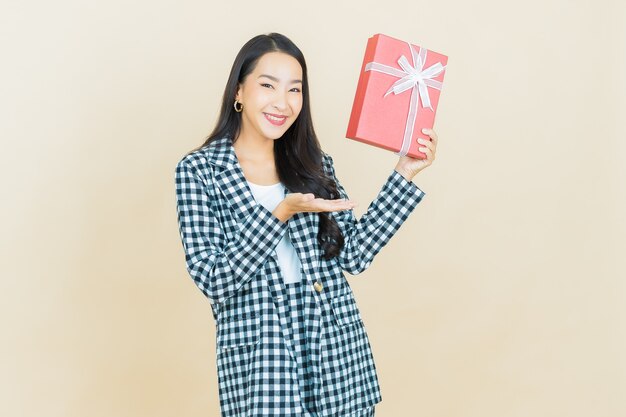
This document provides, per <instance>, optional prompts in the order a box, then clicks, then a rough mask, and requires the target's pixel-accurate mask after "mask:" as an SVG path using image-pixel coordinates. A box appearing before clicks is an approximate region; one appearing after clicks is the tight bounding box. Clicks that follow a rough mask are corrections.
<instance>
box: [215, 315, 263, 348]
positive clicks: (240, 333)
mask: <svg viewBox="0 0 626 417" xmlns="http://www.w3.org/2000/svg"><path fill="white" fill-rule="evenodd" d="M216 339H217V340H216V341H217V347H218V349H219V350H227V349H233V348H237V347H242V346H251V345H256V344H257V343H258V342H259V340H260V339H261V316H260V315H259V314H258V313H248V314H239V315H237V316H235V317H230V318H227V319H225V320H220V321H219V322H218V325H217V336H216Z"/></svg>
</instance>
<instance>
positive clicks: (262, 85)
mask: <svg viewBox="0 0 626 417" xmlns="http://www.w3.org/2000/svg"><path fill="white" fill-rule="evenodd" d="M266 85H269V86H270V87H272V84H268V83H263V84H261V87H265V86H266Z"/></svg>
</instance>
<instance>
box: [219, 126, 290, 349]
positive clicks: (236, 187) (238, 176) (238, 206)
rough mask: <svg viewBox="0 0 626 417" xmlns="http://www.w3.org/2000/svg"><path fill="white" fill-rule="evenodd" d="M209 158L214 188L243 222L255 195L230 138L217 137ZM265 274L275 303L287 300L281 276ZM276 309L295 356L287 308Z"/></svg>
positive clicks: (250, 210)
mask: <svg viewBox="0 0 626 417" xmlns="http://www.w3.org/2000/svg"><path fill="white" fill-rule="evenodd" d="M209 161H210V162H211V164H213V165H214V166H216V167H219V170H216V172H215V176H214V178H215V181H216V184H217V188H218V189H219V190H220V192H221V193H222V195H223V196H224V198H225V200H226V202H227V203H228V205H229V206H230V208H231V209H232V211H233V213H235V216H236V218H237V221H239V222H241V223H243V222H245V221H246V220H247V218H248V217H249V216H250V215H252V212H253V211H254V208H255V206H256V205H257V204H258V203H257V202H256V200H255V199H254V196H253V195H252V191H251V190H250V187H249V186H248V183H247V181H246V178H245V176H244V174H243V170H242V168H241V165H240V164H239V160H238V159H237V156H236V154H235V150H234V148H233V146H232V142H231V140H230V139H228V138H223V139H218V140H217V141H216V143H215V148H213V151H212V152H211V153H210V155H209ZM288 192H289V191H288V190H287V189H286V188H285V193H288ZM289 225H290V230H293V227H292V226H291V220H290V221H289ZM271 256H272V257H273V259H274V261H275V263H276V265H278V258H277V256H276V251H273V252H272V255H271ZM300 256H301V255H300ZM264 278H265V280H266V281H267V283H268V286H269V289H270V292H271V294H272V298H273V299H274V303H275V304H276V305H278V304H280V303H286V302H287V301H288V300H286V299H285V297H284V294H285V286H284V282H283V280H282V277H281V276H278V277H277V276H276V275H274V274H271V275H269V276H267V275H266V276H264ZM277 311H278V319H279V322H280V327H281V330H282V333H283V335H284V337H285V341H286V344H287V350H288V351H289V353H290V354H291V356H292V357H294V355H295V353H294V346H293V339H292V335H291V324H290V318H289V317H288V315H287V314H286V309H284V308H278V309H277ZM294 359H295V357H294Z"/></svg>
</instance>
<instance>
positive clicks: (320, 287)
mask: <svg viewBox="0 0 626 417" xmlns="http://www.w3.org/2000/svg"><path fill="white" fill-rule="evenodd" d="M313 288H315V291H317V292H322V289H323V288H324V287H323V286H322V284H320V283H319V282H317V281H315V282H314V283H313Z"/></svg>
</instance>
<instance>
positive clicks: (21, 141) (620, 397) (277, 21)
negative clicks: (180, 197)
mask: <svg viewBox="0 0 626 417" xmlns="http://www.w3.org/2000/svg"><path fill="white" fill-rule="evenodd" d="M505 3H508V4H505ZM618 3H620V2H618V1H617V0H615V1H604V2H593V1H581V0H579V1H565V0H528V1H524V2H502V1H496V0H483V1H474V2H465V1H452V0H442V1H436V2H426V1H415V0H413V1H397V2H380V1H377V2H373V1H367V2H364V1H357V0H352V1H345V2H339V1H333V2H329V3H328V4H323V3H320V4H319V5H315V6H313V5H312V3H311V2H308V3H305V2H293V3H288V2H258V1H249V2H245V1H238V2H232V4H227V2H221V3H212V2H210V1H202V2H200V1H197V2H178V3H176V2H174V1H148V0H143V1H135V2H123V1H107V2H105V1H100V2H85V1H68V0H62V1H58V2H44V1H39V2H34V1H20V2H16V1H6V2H3V3H2V6H1V7H2V8H1V10H0V19H1V22H0V42H1V44H0V45H1V51H2V62H3V63H2V65H1V68H0V87H1V93H0V102H1V106H2V107H1V108H0V110H1V112H2V124H1V131H0V137H1V138H2V151H1V152H0V155H1V164H0V169H1V170H2V181H3V182H2V184H3V185H2V193H3V197H2V202H3V203H2V229H1V230H2V232H1V233H0V236H1V238H0V239H1V241H2V251H1V256H2V259H1V268H2V269H1V276H2V280H1V288H0V291H1V292H2V296H3V297H2V299H3V301H2V303H0V305H1V307H0V308H1V310H0V317H1V318H0V320H2V340H1V341H0V342H1V345H0V346H2V352H1V357H0V358H1V360H2V370H1V372H0V375H1V378H2V386H0V415H3V416H11V417H13V416H55V417H56V416H63V417H68V416H69V417H74V416H76V417H84V416H90V417H101V416H102V417H105V416H106V417H111V416H115V417H130V416H133V417H134V416H138V417H139V416H151V417H158V416H188V417H192V416H217V415H218V413H219V408H218V402H217V401H218V397H217V384H216V379H217V378H216V370H215V345H214V343H215V339H214V338H215V328H214V322H213V318H212V317H211V314H210V309H209V304H208V302H207V300H206V299H205V298H204V297H203V295H202V294H201V292H200V291H199V290H198V289H197V288H196V287H195V285H194V284H193V282H192V280H191V278H190V277H189V276H188V275H187V271H186V270H185V265H184V253H183V250H182V245H181V242H180V238H179V235H178V229H177V223H176V212H175V200H174V167H175V164H176V162H177V161H178V160H179V159H180V158H181V157H182V155H183V154H184V153H185V152H186V151H187V150H189V149H191V148H193V147H195V146H196V145H198V144H200V143H201V142H202V140H203V138H204V136H205V135H206V134H207V133H208V132H209V131H210V130H211V128H212V127H213V123H214V122H215V119H216V116H217V109H218V106H219V102H220V98H221V94H222V92H223V88H224V84H225V82H226V79H227V75H228V71H229V69H230V66H231V64H232V61H233V59H234V58H235V55H236V53H237V51H238V50H239V48H240V47H241V46H242V45H243V44H244V43H245V41H247V40H248V39H249V38H251V37H252V36H254V35H256V34H259V33H265V32H270V31H278V32H281V33H284V34H286V35H287V36H289V37H290V38H291V39H292V40H293V41H294V42H296V44H297V45H298V46H299V47H300V48H301V49H302V50H303V52H304V54H305V56H306V58H307V62H308V64H309V71H310V84H311V89H312V104H313V117H314V121H315V123H316V125H315V126H316V129H317V132H318V134H319V137H320V140H321V141H322V144H323V148H324V149H325V150H326V151H327V152H329V153H330V154H331V155H333V157H334V159H335V162H336V169H337V173H338V175H339V178H340V179H341V180H342V182H343V184H344V186H345V187H346V189H347V190H348V192H349V194H350V196H351V197H352V198H353V199H355V200H357V201H358V202H359V203H360V206H359V209H358V210H357V211H358V213H359V214H360V213H362V212H363V211H364V210H365V209H366V208H367V205H368V204H369V202H370V201H371V200H372V199H373V198H374V197H375V195H376V194H377V192H378V191H379V189H380V186H382V183H383V182H384V180H385V178H386V177H387V175H388V174H389V173H390V172H391V169H393V166H394V165H395V161H396V157H395V156H394V155H393V154H392V153H390V152H387V151H382V150H379V149H376V148H372V147H368V146H366V145H363V144H360V143H358V142H353V141H349V140H347V139H345V138H344V134H345V128H346V125H347V122H348V118H349V113H350V106H351V105H352V100H353V97H354V90H355V88H356V82H357V79H358V71H359V69H360V66H361V61H362V57H363V52H364V49H365V44H366V41H367V38H368V37H369V36H371V35H372V34H374V33H377V32H381V33H385V34H387V35H390V36H394V37H397V38H400V39H405V40H409V41H412V42H414V43H417V44H420V45H423V46H426V47H428V48H430V49H433V50H436V51H439V52H442V53H445V54H447V55H449V57H450V61H449V69H448V70H447V74H446V78H445V85H444V90H443V92H442V96H441V102H440V108H439V111H438V115H437V121H436V125H435V127H436V130H437V132H438V133H439V135H440V147H439V151H438V157H437V160H436V161H435V163H434V164H433V166H431V167H430V168H429V169H427V170H425V171H423V172H422V173H420V174H419V175H418V176H417V177H416V179H415V182H416V183H417V184H418V186H420V187H421V188H422V189H423V190H424V191H425V192H426V193H427V196H426V198H425V199H424V200H423V201H422V203H421V204H420V205H419V207H418V209H417V210H416V211H415V212H414V214H412V215H411V217H410V218H409V220H408V221H407V223H406V224H405V225H404V226H403V228H402V229H401V230H400V231H399V233H398V234H397V235H396V237H394V239H393V240H392V241H391V242H390V243H389V245H388V246H387V247H386V248H385V249H383V251H382V252H381V253H380V254H379V256H378V258H377V259H376V260H375V261H374V263H373V265H372V266H371V268H370V269H369V270H368V271H366V272H365V273H363V274H361V275H360V276H356V277H352V276H348V277H349V280H350V283H351V284H352V286H353V288H354V291H355V293H356V295H357V299H358V302H359V305H360V308H361V311H362V314H363V317H364V320H365V323H366V326H367V328H368V330H369V334H370V338H371V341H372V345H373V349H374V354H375V358H376V363H377V367H378V369H379V372H380V378H381V386H382V393H383V398H384V400H383V402H382V403H381V404H380V405H379V407H378V412H377V416H379V417H391V416H393V417H396V416H429V417H438V416H442V417H443V416H446V417H453V416H454V417H456V416H458V417H486V416H489V417H491V416H493V417H518V416H519V417H522V416H524V417H525V416H535V417H537V416H568V417H579V416H580V417H589V416H607V417H608V416H611V417H617V416H624V415H626V359H625V357H624V352H626V307H625V306H624V301H625V299H626V285H625V284H624V277H625V276H626V274H625V268H624V263H623V258H624V256H623V252H624V248H625V246H626V245H625V242H624V236H625V235H626V226H625V224H624V221H623V215H622V213H623V212H624V211H625V210H626V192H625V189H626V187H625V180H626V170H625V168H624V164H623V162H622V156H623V155H624V154H625V152H626V145H625V143H624V137H626V134H625V133H626V131H625V128H624V126H623V124H621V123H618V119H619V117H620V116H621V115H622V114H623V113H624V110H625V108H626V84H625V81H624V76H623V74H624V73H626V55H625V54H626V45H625V43H624V42H623V41H622V40H623V39H626V30H625V29H624V21H625V17H626V13H625V10H624V7H623V6H621V5H619V4H618Z"/></svg>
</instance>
